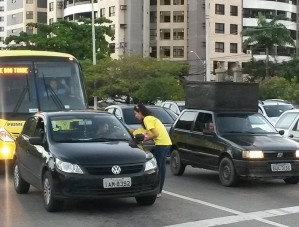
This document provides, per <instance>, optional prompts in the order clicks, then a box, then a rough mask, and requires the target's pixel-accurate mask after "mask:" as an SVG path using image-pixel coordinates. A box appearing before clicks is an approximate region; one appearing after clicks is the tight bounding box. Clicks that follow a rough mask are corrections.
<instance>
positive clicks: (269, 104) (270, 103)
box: [259, 100, 293, 106]
mask: <svg viewBox="0 0 299 227" xmlns="http://www.w3.org/2000/svg"><path fill="white" fill-rule="evenodd" d="M259 105H262V106H274V105H284V106H286V105H287V106H293V105H292V104H290V103H285V102H281V101H274V100H265V101H262V103H259Z"/></svg>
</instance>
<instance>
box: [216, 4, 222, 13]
mask: <svg viewBox="0 0 299 227" xmlns="http://www.w3.org/2000/svg"><path fill="white" fill-rule="evenodd" d="M215 14H219V15H224V5H223V4H216V5H215Z"/></svg>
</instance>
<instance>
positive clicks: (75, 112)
mask: <svg viewBox="0 0 299 227" xmlns="http://www.w3.org/2000/svg"><path fill="white" fill-rule="evenodd" d="M82 114H85V115H94V114H103V115H104V114H105V115H111V114H110V113H108V112H106V111H96V110H69V111H46V112H43V111H41V112H37V113H36V115H42V116H45V117H46V116H48V117H57V116H68V115H82Z"/></svg>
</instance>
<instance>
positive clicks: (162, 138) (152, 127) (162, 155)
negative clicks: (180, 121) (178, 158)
mask: <svg viewBox="0 0 299 227" xmlns="http://www.w3.org/2000/svg"><path fill="white" fill-rule="evenodd" d="M134 113H135V117H136V118H137V119H139V120H140V121H141V124H142V126H143V128H144V129H146V130H147V131H148V132H149V133H148V135H147V137H145V138H144V142H145V141H148V140H153V141H154V142H155V158H156V160H157V164H158V167H159V175H160V193H159V194H158V195H157V197H161V192H162V189H163V185H164V180H165V173H166V157H167V154H168V152H169V149H170V146H171V145H172V143H171V140H170V137H169V134H168V132H167V129H166V128H165V126H164V125H163V124H162V122H161V121H160V120H159V119H158V118H156V117H154V116H153V114H152V112H151V111H150V110H149V109H147V108H146V107H145V106H144V105H143V104H138V105H137V106H135V107H134Z"/></svg>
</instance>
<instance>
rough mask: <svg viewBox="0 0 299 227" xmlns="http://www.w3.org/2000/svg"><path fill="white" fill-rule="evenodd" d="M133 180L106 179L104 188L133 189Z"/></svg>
mask: <svg viewBox="0 0 299 227" xmlns="http://www.w3.org/2000/svg"><path fill="white" fill-rule="evenodd" d="M131 185H132V183H131V178H130V177H124V178H104V179H103V186H104V188H128V187H131Z"/></svg>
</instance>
